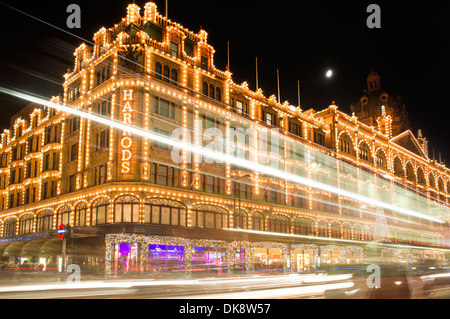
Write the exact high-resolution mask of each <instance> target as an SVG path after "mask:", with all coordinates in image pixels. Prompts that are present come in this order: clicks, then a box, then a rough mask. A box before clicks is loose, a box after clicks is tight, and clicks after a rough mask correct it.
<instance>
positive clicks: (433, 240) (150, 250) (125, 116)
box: [0, 2, 450, 276]
mask: <svg viewBox="0 0 450 319" xmlns="http://www.w3.org/2000/svg"><path fill="white" fill-rule="evenodd" d="M141 11H143V13H142V15H141ZM207 36H208V34H207V33H206V32H205V31H204V30H200V31H199V32H198V33H194V32H192V31H189V30H187V29H185V28H184V27H182V26H181V25H179V24H178V23H176V22H173V21H170V20H169V19H167V18H165V17H163V16H161V15H160V14H159V13H158V12H157V10H156V5H155V4H154V3H151V2H149V3H147V4H146V5H145V6H144V8H143V10H142V9H141V8H140V7H139V6H137V5H136V4H130V5H129V6H128V8H127V16H126V18H124V19H122V21H121V22H120V23H119V24H116V25H115V26H114V27H112V28H110V29H106V28H101V29H100V30H99V31H98V32H97V33H96V34H95V35H94V42H95V45H94V46H91V45H88V44H86V43H84V44H82V45H81V46H80V47H78V48H77V49H76V51H75V53H74V56H75V65H74V68H73V70H71V71H70V70H69V72H68V73H67V74H65V75H64V77H65V82H64V85H63V86H64V96H63V97H54V98H53V99H52V101H53V102H56V103H64V104H66V105H69V106H71V107H72V108H73V109H77V110H85V111H87V112H89V113H90V114H96V115H98V116H100V117H102V118H104V119H110V120H114V121H118V122H121V123H124V124H127V125H130V126H135V127H139V128H142V129H144V130H147V131H151V132H153V133H155V134H158V135H160V136H163V137H167V136H171V134H172V133H173V131H174V130H175V129H177V128H183V129H185V130H186V131H188V132H191V133H192V134H191V135H190V139H189V142H191V143H193V144H195V145H199V146H205V144H207V143H205V135H206V136H207V135H208V134H207V133H206V132H207V131H208V129H216V130H218V132H220V133H221V136H222V138H223V140H222V142H221V143H222V144H223V145H224V148H225V151H226V152H227V154H238V153H239V156H241V157H242V158H243V159H246V160H249V159H252V160H256V161H261V160H262V157H263V156H262V153H261V152H259V150H260V148H259V146H260V143H261V139H262V136H263V135H264V132H266V131H270V129H271V128H276V129H278V131H277V132H279V135H276V136H277V141H278V143H279V145H277V151H276V152H275V151H274V149H273V148H272V149H271V150H270V151H269V153H270V154H271V155H270V156H272V157H270V158H271V159H270V160H271V161H273V160H274V158H275V159H276V160H277V161H278V168H280V169H281V170H282V171H283V172H288V173H291V174H295V175H298V176H302V177H306V178H308V179H311V180H314V181H318V182H321V183H323V184H328V183H332V184H333V185H334V186H335V187H336V188H338V189H342V190H344V191H348V192H352V193H355V194H357V195H362V196H367V197H372V198H375V199H376V200H380V201H383V202H385V203H388V204H389V205H393V206H394V205H400V206H402V205H403V206H402V207H406V208H408V209H410V210H414V211H415V210H418V211H419V212H425V213H426V215H429V216H432V217H433V218H437V219H439V220H440V221H442V222H435V221H433V220H427V219H426V218H425V219H423V218H419V217H417V216H409V215H406V216H404V215H402V214H401V211H400V213H399V212H396V211H395V209H393V210H390V209H380V208H379V207H378V208H377V207H375V206H374V205H371V204H365V203H364V202H361V201H359V200H358V198H357V197H353V198H352V197H350V198H349V197H348V196H345V194H341V193H337V192H334V191H333V190H330V191H328V190H327V189H325V188H322V189H320V187H319V188H316V187H313V186H311V185H308V184H301V183H295V182H292V181H290V180H288V179H279V178H274V176H270V175H267V174H263V173H262V172H258V171H255V170H252V169H249V168H244V167H239V166H237V165H233V164H231V163H228V162H217V161H216V162H213V163H211V162H208V161H207V160H206V159H205V158H202V157H201V155H199V154H196V153H192V154H191V153H189V152H187V151H186V150H181V151H179V152H178V153H177V154H178V155H179V160H178V161H176V162H175V161H174V157H173V153H174V148H173V147H172V146H168V145H166V144H164V143H161V142H160V141H158V140H150V139H146V138H143V137H142V136H137V135H135V134H132V133H130V132H128V131H126V130H119V129H117V128H115V127H113V126H112V125H109V124H105V123H102V122H101V121H93V120H91V119H87V118H83V117H79V116H75V115H73V114H67V113H63V112H60V111H57V110H54V109H51V108H44V107H42V106H39V105H33V104H31V105H29V106H28V107H26V108H25V109H24V110H22V111H21V112H19V113H18V114H17V115H16V116H15V117H14V118H13V119H12V126H11V127H10V128H9V129H7V130H5V131H4V132H3V133H2V135H1V145H0V164H1V165H0V210H1V212H0V222H1V229H0V235H1V237H0V240H1V242H0V251H2V258H3V260H4V262H5V263H9V264H10V265H11V264H12V263H17V262H20V260H21V261H22V262H23V260H25V259H26V258H30V257H31V258H35V259H37V260H38V262H39V263H41V264H42V265H44V266H45V267H47V268H51V266H52V265H53V264H55V263H57V261H58V259H59V260H60V255H61V254H60V251H61V241H60V240H59V239H57V236H56V229H57V228H58V225H60V224H70V225H71V226H72V227H73V235H72V238H71V239H70V240H69V241H68V254H67V256H68V258H69V260H68V261H67V262H68V263H79V264H82V265H85V266H86V269H88V270H91V271H94V270H100V271H103V270H104V271H105V272H106V274H107V275H108V276H109V275H114V274H117V273H120V272H123V271H131V270H136V269H138V270H139V271H147V270H151V271H154V270H158V269H172V270H182V271H185V272H188V273H192V272H193V271H200V270H203V271H205V270H207V271H209V270H211V271H216V272H219V273H220V272H221V271H234V270H235V271H247V272H251V271H258V270H264V269H271V270H275V269H276V270H282V271H303V270H308V269H312V268H317V267H320V266H321V265H323V264H324V263H325V264H339V263H359V262H362V261H363V259H364V257H366V256H367V255H368V254H373V246H374V245H375V244H374V243H379V244H381V246H380V248H379V249H378V250H377V251H378V252H377V253H378V254H379V255H380V254H381V256H383V257H392V258H394V259H395V260H397V261H400V260H401V261H405V262H412V261H415V260H422V259H430V258H431V259H442V258H445V255H444V254H445V252H446V249H447V248H450V244H449V242H448V240H449V236H448V224H447V223H448V222H449V221H450V215H449V214H448V213H449V211H448V203H449V202H450V194H449V192H450V172H449V169H448V168H447V167H445V166H444V165H442V164H440V163H437V162H436V161H435V160H431V159H430V158H429V157H428V150H427V141H426V139H425V138H423V137H422V136H421V134H419V136H418V137H415V136H414V135H413V134H412V133H411V131H409V130H406V131H403V130H404V124H405V123H406V122H405V121H406V120H407V118H405V117H404V115H400V116H397V113H395V112H392V113H391V111H390V106H389V104H388V103H387V104H386V105H387V107H384V106H381V107H380V110H379V111H380V113H379V114H376V113H375V112H372V113H370V114H365V113H364V112H365V111H364V107H362V108H361V105H365V104H364V100H363V99H362V100H361V104H360V105H359V106H358V105H356V106H354V108H355V112H356V113H357V115H353V116H349V115H347V114H345V113H343V112H341V111H340V110H338V107H337V106H336V105H335V104H334V103H333V104H332V105H330V106H329V107H328V108H326V109H324V110H322V111H315V110H313V109H310V110H306V111H304V110H301V109H300V108H299V107H294V106H292V105H289V103H288V102H285V103H282V104H280V103H278V102H277V101H276V97H275V96H271V97H265V96H264V94H263V92H262V90H261V89H258V90H257V91H252V90H251V89H249V87H248V85H247V83H246V82H244V83H242V84H240V85H239V84H236V83H234V82H233V80H232V73H231V72H230V70H228V69H227V70H225V71H221V70H218V69H216V68H215V66H214V52H215V51H214V49H213V48H212V47H211V46H210V45H209V44H208V43H207ZM370 79H374V80H375V81H376V79H377V76H376V75H375V74H374V73H372V72H371V74H369V77H368V83H369V82H370V81H369V80H370ZM370 83H371V82H370ZM368 85H369V84H368ZM374 89H376V88H374ZM358 107H359V108H358ZM366 113H367V110H366ZM369 115H370V116H369ZM402 116H403V117H402ZM369 117H370V120H369ZM358 118H359V119H358ZM240 127H241V128H246V129H247V128H251V129H252V130H254V131H257V132H258V134H256V135H255V136H253V135H250V136H249V137H246V138H244V139H243V140H238V141H236V140H235V138H234V137H233V136H231V135H230V133H229V132H231V131H230V130H229V129H231V128H234V129H237V128H240ZM394 132H396V133H398V134H393V133H394ZM277 134H278V133H277ZM274 135H275V133H273V135H272V136H274ZM269 144H270V143H269ZM255 145H258V147H257V146H255ZM401 201H404V202H402V203H400V202H401ZM438 202H439V203H438ZM399 203H400V204H399ZM37 241H39V242H38V243H36V242H37ZM33 243H34V246H32V245H31V244H33ZM27 245H28V246H27ZM31 246H32V247H31ZM27 247H31V248H29V249H27ZM18 258H19V259H18ZM20 258H22V259H20ZM52 258H53V259H52ZM52 263H53V264H52ZM11 267H12V266H11Z"/></svg>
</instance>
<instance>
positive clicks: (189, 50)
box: [184, 39, 195, 57]
mask: <svg viewBox="0 0 450 319" xmlns="http://www.w3.org/2000/svg"><path fill="white" fill-rule="evenodd" d="M194 46H195V43H194V42H192V41H191V40H189V39H185V40H184V52H186V54H187V55H189V56H190V57H193V56H194Z"/></svg>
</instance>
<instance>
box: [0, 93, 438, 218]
mask: <svg viewBox="0 0 450 319" xmlns="http://www.w3.org/2000/svg"><path fill="white" fill-rule="evenodd" d="M0 92H2V93H4V94H7V95H11V96H14V97H17V98H20V99H23V100H27V101H29V102H33V103H37V104H40V105H44V106H47V107H51V108H54V109H56V110H59V111H61V112H64V113H71V114H74V115H78V116H80V117H83V118H86V119H90V120H92V121H96V122H99V123H102V124H105V125H109V126H111V127H114V128H116V129H119V130H123V131H127V132H129V133H132V134H136V135H138V136H141V137H144V138H147V139H150V140H153V141H157V142H159V143H163V144H166V145H169V146H172V147H176V148H178V149H180V150H185V151H188V152H192V153H195V154H201V155H203V156H205V157H207V158H209V159H214V160H217V161H219V162H228V163H230V164H234V165H237V166H239V167H244V168H247V169H250V170H253V171H257V172H259V173H263V174H264V175H269V176H273V177H276V178H279V179H285V180H288V181H291V182H294V183H298V184H302V185H305V186H308V187H312V188H315V189H319V190H323V191H326V192H330V193H334V194H337V195H341V196H344V197H347V198H351V199H354V200H357V201H360V202H364V203H367V204H369V205H374V206H377V207H383V208H386V209H389V210H392V211H395V212H397V213H400V214H403V215H407V216H413V217H417V218H422V219H426V220H429V221H433V222H436V223H441V224H442V223H445V222H444V221H443V220H441V219H439V218H435V217H432V216H429V215H426V214H422V213H419V212H415V211H412V210H409V209H405V208H402V207H399V206H398V205H391V204H387V203H384V202H381V201H378V200H375V199H372V198H368V197H365V196H362V195H359V194H356V193H352V192H349V191H346V190H342V189H339V188H337V187H335V186H330V185H327V184H323V183H320V182H317V181H313V180H311V179H309V178H305V177H301V176H297V175H294V174H291V173H288V172H285V171H282V170H280V169H276V168H273V167H270V166H267V165H261V164H259V163H257V162H252V161H249V160H245V159H242V158H238V157H235V156H231V155H228V154H226V153H223V152H216V151H212V150H210V149H208V148H204V147H200V146H196V145H192V144H189V143H186V142H185V141H180V140H174V139H172V138H169V137H166V136H163V135H160V134H157V133H154V132H151V131H146V130H143V129H141V128H138V127H135V126H132V125H126V124H124V123H122V122H119V121H115V120H111V119H109V118H105V117H101V116H98V115H95V114H92V113H88V112H86V111H83V110H79V109H73V108H71V107H68V106H65V105H61V104H57V103H54V102H51V101H47V100H44V99H42V98H38V97H35V96H32V95H29V94H25V93H20V92H17V91H13V90H11V89H7V88H4V87H0Z"/></svg>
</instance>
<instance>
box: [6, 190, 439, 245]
mask: <svg viewBox="0 0 450 319" xmlns="http://www.w3.org/2000/svg"><path fill="white" fill-rule="evenodd" d="M111 223H145V224H156V225H162V226H164V225H166V226H177V227H193V228H204V229H223V228H240V229H244V230H255V231H267V232H276V233H284V234H293V235H302V236H310V237H321V238H331V239H344V240H356V241H372V240H373V239H374V238H373V237H374V236H373V234H374V227H373V226H372V225H362V224H358V223H350V222H347V221H338V220H335V219H326V218H312V217H305V216H293V215H288V214H285V213H276V212H269V211H259V210H255V211H246V210H244V209H239V210H233V209H228V208H226V207H223V206H220V205H216V204H214V205H213V204H209V203H195V204H191V205H187V204H185V203H182V202H180V201H176V200H172V199H166V198H161V197H151V198H146V199H143V200H141V199H140V198H139V197H138V196H136V195H132V194H130V195H119V196H117V197H115V198H112V199H111V198H109V197H108V196H100V197H98V198H95V199H93V200H91V201H90V202H88V201H85V200H82V201H79V202H77V203H75V204H74V205H69V204H63V205H60V206H57V207H56V208H55V209H52V208H45V209H43V210H40V211H38V212H37V213H36V214H33V213H30V212H28V213H23V214H22V215H19V216H11V217H8V218H6V219H4V220H2V221H1V229H2V231H1V236H2V237H13V236H17V235H26V234H32V233H43V232H47V231H50V230H52V229H56V228H57V225H59V224H70V225H72V226H75V227H84V226H95V225H104V224H111ZM424 236H428V235H427V234H424ZM392 240H393V241H394V242H403V243H415V244H420V243H422V242H423V243H424V244H428V245H429V244H430V240H421V239H420V238H419V239H418V238H417V236H416V235H414V236H413V235H410V234H409V233H408V232H400V233H398V234H393V238H392ZM436 242H437V241H436V240H433V241H432V243H433V244H436Z"/></svg>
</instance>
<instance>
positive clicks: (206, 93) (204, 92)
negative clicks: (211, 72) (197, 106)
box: [203, 82, 208, 96]
mask: <svg viewBox="0 0 450 319" xmlns="http://www.w3.org/2000/svg"><path fill="white" fill-rule="evenodd" d="M203 95H204V96H208V83H206V82H203Z"/></svg>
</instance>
